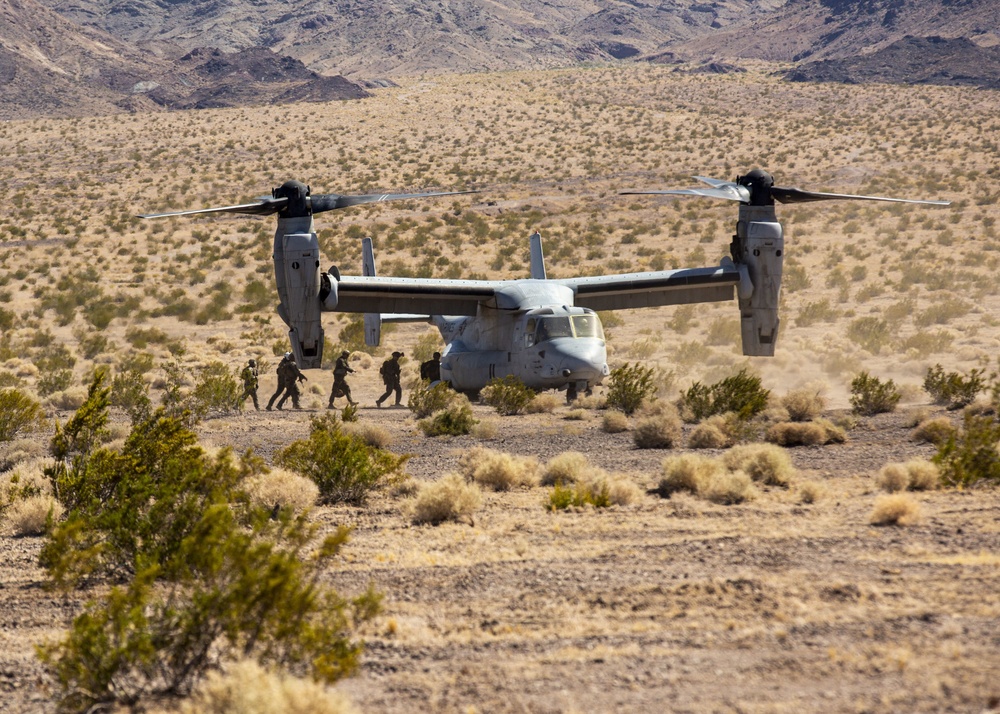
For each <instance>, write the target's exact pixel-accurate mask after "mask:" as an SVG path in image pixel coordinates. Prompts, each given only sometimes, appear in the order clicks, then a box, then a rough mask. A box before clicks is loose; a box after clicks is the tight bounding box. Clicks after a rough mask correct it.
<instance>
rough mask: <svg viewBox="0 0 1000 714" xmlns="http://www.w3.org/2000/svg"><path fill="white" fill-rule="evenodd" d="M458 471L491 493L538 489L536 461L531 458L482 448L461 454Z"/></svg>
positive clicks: (538, 467) (537, 465)
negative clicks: (526, 487) (525, 488)
mask: <svg viewBox="0 0 1000 714" xmlns="http://www.w3.org/2000/svg"><path fill="white" fill-rule="evenodd" d="M458 467H459V469H460V472H461V473H462V475H463V476H465V478H466V479H467V480H469V481H475V482H476V483H477V484H479V485H480V486H484V487H486V488H490V489H492V490H494V491H509V490H510V489H512V488H517V487H520V486H529V487H531V486H537V485H538V479H539V470H540V466H539V463H538V459H536V458H534V457H528V456H515V455H511V454H506V453H504V452H502V451H495V450H494V449H487V448H486V447H483V446H476V447H473V448H472V449H469V450H468V451H466V452H465V453H464V454H462V457H461V458H460V459H459V460H458Z"/></svg>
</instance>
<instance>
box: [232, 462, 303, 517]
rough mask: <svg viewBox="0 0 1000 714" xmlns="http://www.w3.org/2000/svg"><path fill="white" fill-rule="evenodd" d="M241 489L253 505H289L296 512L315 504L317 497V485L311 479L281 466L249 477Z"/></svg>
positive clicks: (264, 506) (266, 506)
mask: <svg viewBox="0 0 1000 714" xmlns="http://www.w3.org/2000/svg"><path fill="white" fill-rule="evenodd" d="M243 490H244V491H246V494H247V495H248V496H249V497H250V502H251V503H253V504H254V505H255V506H260V507H262V508H274V507H275V506H281V507H285V506H290V507H291V508H292V509H293V510H295V511H297V512H298V511H303V510H305V509H306V508H310V507H312V506H314V505H316V500H317V499H318V498H319V486H317V485H316V484H315V483H314V482H313V480H312V479H310V478H308V477H306V476H300V475H299V474H297V473H295V472H294V471H287V470H285V469H281V468H273V469H271V470H270V471H269V472H267V473H262V474H256V475H254V476H251V477H249V478H248V479H247V480H246V481H244V482H243Z"/></svg>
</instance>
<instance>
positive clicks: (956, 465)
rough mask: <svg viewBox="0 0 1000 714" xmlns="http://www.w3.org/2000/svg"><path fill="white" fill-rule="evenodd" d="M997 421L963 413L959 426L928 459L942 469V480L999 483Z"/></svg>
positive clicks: (999, 430)
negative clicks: (963, 416) (962, 419)
mask: <svg viewBox="0 0 1000 714" xmlns="http://www.w3.org/2000/svg"><path fill="white" fill-rule="evenodd" d="M997 443H1000V422H998V421H997V419H996V418H995V417H994V416H992V415H990V416H976V415H974V414H968V413H967V414H966V415H965V418H964V421H963V423H962V428H961V429H959V430H958V431H957V432H956V433H954V434H952V435H951V436H949V437H948V438H947V440H946V441H945V442H944V443H943V444H941V446H940V447H938V451H937V453H936V454H935V455H934V457H933V458H932V459H931V460H932V461H933V462H934V463H935V464H937V466H938V468H939V469H940V470H941V483H942V484H944V485H946V486H958V487H968V486H973V485H975V484H977V483H979V482H980V481H989V482H991V483H1000V453H998V452H997Z"/></svg>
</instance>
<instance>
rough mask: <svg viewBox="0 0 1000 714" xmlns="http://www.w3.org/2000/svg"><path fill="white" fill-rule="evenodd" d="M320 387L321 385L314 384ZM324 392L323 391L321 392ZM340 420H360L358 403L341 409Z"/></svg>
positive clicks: (349, 422) (347, 421) (348, 422)
mask: <svg viewBox="0 0 1000 714" xmlns="http://www.w3.org/2000/svg"><path fill="white" fill-rule="evenodd" d="M313 386H314V387H318V386H319V385H313ZM320 393H322V392H320ZM240 407H241V408H242V405H240ZM340 421H342V422H343V423H344V424H353V423H355V422H357V421H358V405H357V404H348V405H347V406H346V407H344V408H343V409H341V410H340ZM372 446H379V444H372Z"/></svg>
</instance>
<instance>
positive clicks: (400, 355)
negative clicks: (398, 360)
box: [392, 352, 403, 357]
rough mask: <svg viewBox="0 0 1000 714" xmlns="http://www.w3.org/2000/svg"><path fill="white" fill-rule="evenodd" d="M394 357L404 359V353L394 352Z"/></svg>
mask: <svg viewBox="0 0 1000 714" xmlns="http://www.w3.org/2000/svg"><path fill="white" fill-rule="evenodd" d="M392 356H393V357H402V356H403V353H402V352H393V353H392Z"/></svg>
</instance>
